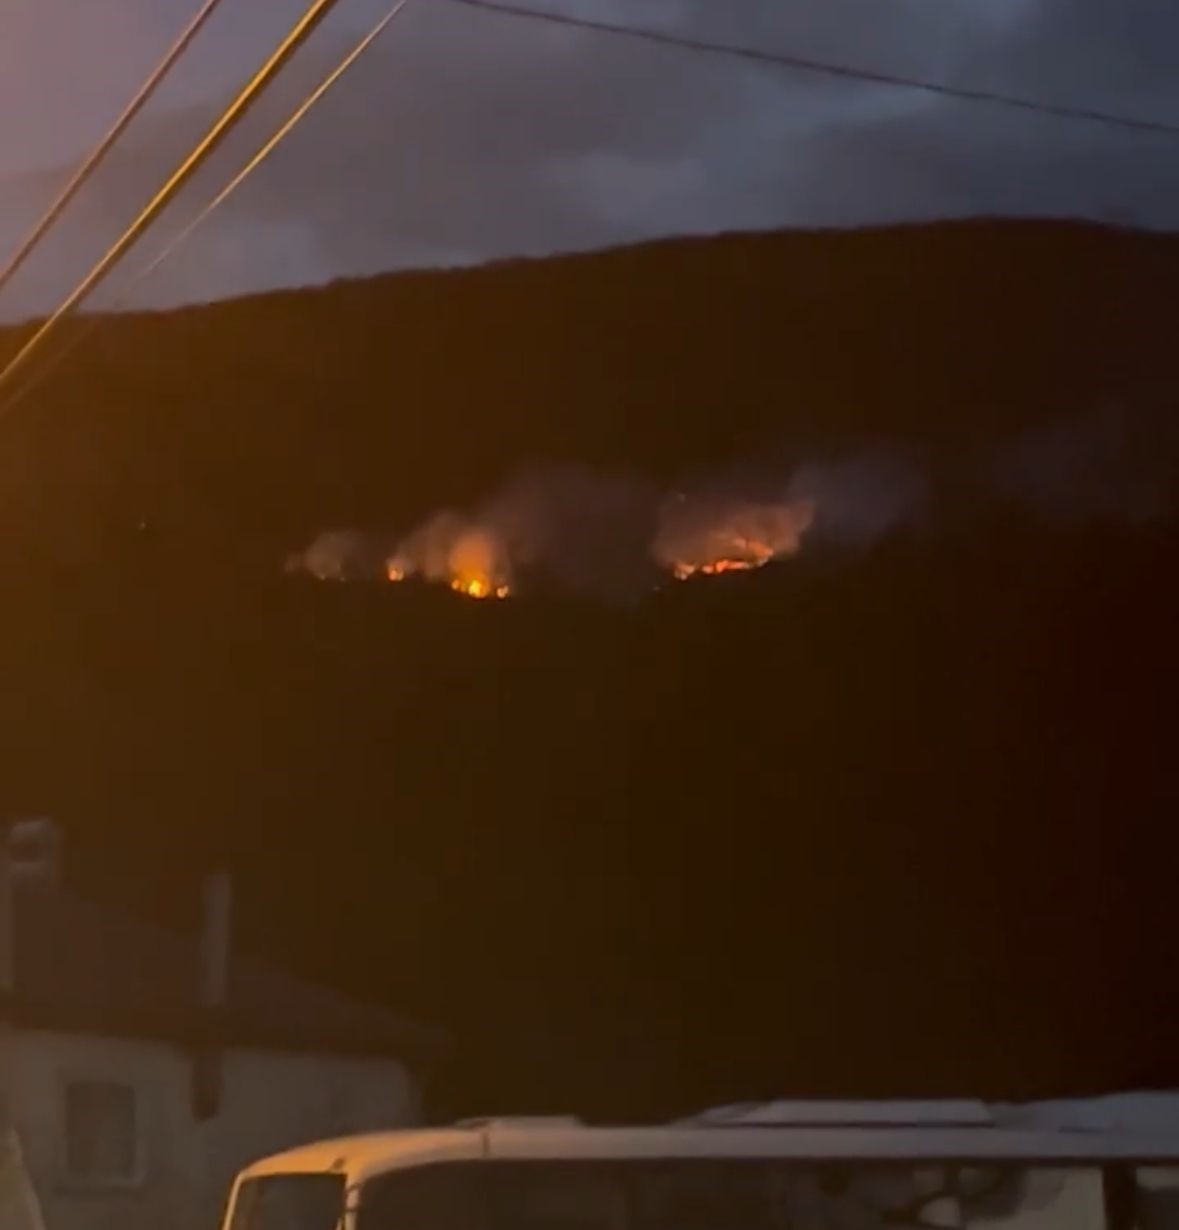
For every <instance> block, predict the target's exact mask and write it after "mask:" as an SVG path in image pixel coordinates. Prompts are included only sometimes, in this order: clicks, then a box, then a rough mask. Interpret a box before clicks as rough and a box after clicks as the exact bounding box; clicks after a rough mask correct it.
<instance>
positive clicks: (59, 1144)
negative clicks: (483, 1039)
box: [12, 1031, 419, 1230]
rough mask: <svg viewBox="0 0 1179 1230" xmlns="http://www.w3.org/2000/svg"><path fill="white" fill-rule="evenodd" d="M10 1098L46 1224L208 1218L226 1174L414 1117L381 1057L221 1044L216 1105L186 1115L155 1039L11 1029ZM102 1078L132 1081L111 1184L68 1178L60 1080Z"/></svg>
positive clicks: (211, 1222) (185, 1070) (162, 1227)
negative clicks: (129, 1138)
mask: <svg viewBox="0 0 1179 1230" xmlns="http://www.w3.org/2000/svg"><path fill="white" fill-rule="evenodd" d="M13 1045H14V1048H15V1054H14V1056H13V1058H14V1060H15V1062H14V1063H13V1069H12V1071H13V1103H14V1110H15V1115H16V1121H17V1126H18V1128H19V1130H20V1133H21V1139H22V1143H23V1146H24V1150H25V1156H26V1161H27V1164H28V1167H29V1170H30V1173H31V1175H32V1178H33V1182H34V1183H35V1185H36V1188H37V1192H38V1194H39V1196H40V1198H41V1201H42V1207H43V1210H44V1213H45V1222H46V1227H47V1230H173V1228H174V1230H215V1227H216V1226H217V1225H218V1223H219V1219H220V1217H221V1212H222V1204H223V1202H224V1198H225V1193H226V1190H227V1187H228V1184H229V1180H230V1178H231V1177H232V1176H233V1174H234V1173H235V1172H236V1171H237V1170H239V1169H240V1168H241V1167H242V1166H244V1165H245V1164H247V1163H248V1162H250V1161H252V1160H254V1159H256V1158H258V1157H261V1156H265V1155H266V1154H268V1153H273V1152H276V1151H278V1150H281V1149H285V1148H288V1147H290V1146H292V1145H296V1144H301V1143H306V1142H308V1141H311V1140H316V1139H321V1138H323V1137H329V1136H335V1135H340V1134H347V1133H349V1132H357V1131H371V1130H375V1129H381V1128H389V1127H400V1126H406V1125H410V1124H413V1123H414V1122H416V1121H417V1120H418V1117H419V1107H418V1102H417V1093H416V1089H415V1086H414V1082H413V1080H412V1078H411V1076H410V1074H409V1072H408V1070H407V1069H406V1068H405V1067H403V1066H402V1065H401V1064H399V1063H397V1062H394V1061H386V1060H362V1059H344V1058H334V1057H330V1056H317V1055H302V1054H286V1053H281V1052H263V1051H252V1050H231V1051H229V1052H227V1053H226V1055H225V1062H224V1084H223V1097H222V1105H221V1110H220V1113H219V1114H218V1116H217V1117H216V1118H214V1119H211V1120H207V1121H205V1122H196V1121H195V1120H194V1118H193V1116H192V1110H191V1102H190V1089H191V1085H190V1061H189V1059H188V1057H187V1056H186V1055H185V1054H184V1052H182V1051H181V1050H179V1049H177V1048H175V1047H172V1046H168V1045H166V1044H163V1043H157V1042H140V1041H133V1040H126V1039H114V1038H99V1037H93V1036H86V1035H73V1034H63V1033H52V1032H48V1031H36V1032H22V1033H19V1034H17V1035H16V1036H15V1038H14V1039H13ZM71 1080H75V1081H76V1080H84V1081H111V1082H118V1083H120V1084H126V1085H130V1086H131V1087H133V1088H134V1090H135V1096H136V1112H137V1116H136V1118H137V1131H136V1135H137V1149H138V1158H137V1166H136V1171H137V1173H136V1175H135V1178H134V1179H133V1180H131V1181H130V1182H129V1183H128V1184H125V1185H122V1186H107V1187H94V1186H90V1187H87V1186H81V1185H78V1184H77V1183H76V1182H73V1181H71V1178H70V1175H69V1173H68V1168H67V1166H66V1155H65V1138H66V1137H65V1118H66V1115H65V1088H66V1085H67V1083H68V1082H70V1081H71Z"/></svg>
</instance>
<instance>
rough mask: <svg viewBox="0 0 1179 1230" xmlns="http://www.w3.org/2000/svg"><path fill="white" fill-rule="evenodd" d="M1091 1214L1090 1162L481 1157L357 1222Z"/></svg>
mask: <svg viewBox="0 0 1179 1230" xmlns="http://www.w3.org/2000/svg"><path fill="white" fill-rule="evenodd" d="M1140 1182H1145V1180H1140ZM1161 1186H1162V1183H1161V1181H1159V1182H1156V1183H1155V1187H1156V1189H1157V1188H1161ZM1159 1207H1160V1210H1161V1209H1162V1205H1161V1204H1160V1206H1159ZM1103 1214H1104V1203H1103V1190H1102V1175H1101V1171H1100V1168H1098V1167H1082V1168H1072V1169H1070V1168H1064V1167H1054V1166H1040V1165H1031V1166H1026V1167H1025V1166H1020V1167H1010V1166H1004V1165H989V1166H988V1165H956V1164H945V1165H940V1164H930V1165H888V1164H877V1165H871V1164H869V1165H858V1164H856V1163H854V1162H849V1163H844V1164H820V1165H808V1164H803V1163H790V1162H774V1163H749V1162H719V1161H717V1162H711V1161H704V1160H702V1159H698V1160H693V1161H684V1160H680V1161H667V1162H633V1161H618V1162H612V1163H597V1162H575V1163H566V1162H559V1161H548V1162H494V1161H493V1162H476V1163H469V1164H461V1163H460V1164H437V1165H433V1166H425V1167H422V1168H420V1169H409V1170H402V1171H395V1172H393V1173H391V1174H388V1175H383V1176H381V1177H380V1178H377V1179H372V1180H370V1181H369V1182H367V1183H365V1184H364V1185H363V1187H362V1188H361V1192H360V1218H359V1221H358V1223H357V1230H799V1228H800V1227H804V1228H805V1230H848V1228H849V1227H854V1228H855V1230H930V1228H932V1227H939V1226H944V1227H958V1228H959V1230H963V1228H977V1230H1005V1228H1006V1227H1011V1230H1103V1222H1104V1216H1103ZM1176 1225H1177V1223H1175V1222H1173V1221H1167V1220H1166V1219H1165V1216H1164V1217H1163V1219H1162V1220H1158V1219H1156V1220H1155V1221H1152V1222H1150V1223H1149V1224H1147V1225H1145V1226H1142V1227H1138V1228H1137V1230H1155V1228H1156V1227H1158V1230H1172V1227H1174V1226H1176ZM234 1230H243V1228H242V1227H239V1226H237V1225H236V1223H235V1225H234ZM245 1230H254V1227H253V1226H252V1225H250V1226H248V1227H246V1228H245ZM284 1230H285V1227H284ZM297 1230H302V1227H301V1226H297ZM316 1230H318V1227H317V1228H316Z"/></svg>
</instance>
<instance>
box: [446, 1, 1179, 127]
mask: <svg viewBox="0 0 1179 1230" xmlns="http://www.w3.org/2000/svg"><path fill="white" fill-rule="evenodd" d="M446 2H447V3H449V4H459V5H462V6H463V7H465V8H470V9H483V10H485V11H487V12H489V13H499V14H501V15H502V16H504V17H520V18H526V19H528V20H532V21H544V22H548V23H550V24H551V25H558V26H572V27H574V28H575V29H579V30H594V31H597V32H598V33H600V34H617V35H621V36H623V37H626V38H631V39H641V40H643V41H644V42H649V43H659V44H662V45H664V46H667V47H678V48H679V49H680V50H682V51H697V52H703V53H706V54H709V55H719V56H730V57H735V58H737V59H742V60H748V61H752V62H753V63H757V64H772V65H776V66H778V67H780V68H787V69H794V70H796V71H798V72H804V73H814V74H816V75H819V76H823V77H837V78H840V79H842V80H845V81H862V82H865V83H867V84H872V85H888V86H896V87H899V88H902V89H907V90H920V91H922V92H923V93H926V94H937V95H941V96H942V97H945V98H956V99H958V100H960V101H962V102H974V103H987V104H990V105H991V106H996V107H1008V108H1013V109H1015V110H1019V111H1032V112H1035V113H1037V114H1039V115H1052V116H1056V117H1057V118H1059V119H1070V120H1085V121H1088V122H1090V123H1096V124H1105V125H1108V126H1110V127H1114V128H1126V129H1130V130H1132V131H1135V132H1153V133H1165V134H1167V135H1168V136H1172V137H1175V136H1179V124H1175V123H1169V122H1168V121H1166V120H1152V119H1145V118H1140V117H1138V116H1132V115H1119V114H1117V113H1116V112H1112V111H1103V110H1100V109H1099V108H1096V107H1093V108H1090V107H1069V106H1065V105H1063V104H1057V103H1049V102H1038V101H1036V100H1035V99H1031V98H1021V97H1019V96H1018V95H1015V94H1003V93H999V92H998V91H994V90H975V89H970V88H968V87H965V86H956V85H947V84H945V83H942V82H937V81H928V80H924V79H922V78H920V77H907V76H904V75H902V74H900V73H889V72H883V71H880V70H877V69H871V68H856V67H854V66H852V65H848V64H835V63H832V62H830V61H827V60H814V59H810V58H809V57H806V56H797V55H785V54H780V53H778V52H774V51H763V50H761V49H760V48H757V47H741V46H738V45H736V44H732V43H714V42H710V41H708V40H707V39H700V38H692V37H691V36H690V35H686V34H673V33H671V32H670V31H664V30H652V29H648V28H643V27H640V26H627V25H622V24H619V23H616V22H609V21H600V20H598V19H597V18H591V17H575V16H574V15H573V14H572V13H556V12H552V11H551V10H549V11H546V10H544V9H536V8H532V7H531V6H530V5H525V4H517V3H515V0H446Z"/></svg>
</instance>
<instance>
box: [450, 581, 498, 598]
mask: <svg viewBox="0 0 1179 1230" xmlns="http://www.w3.org/2000/svg"><path fill="white" fill-rule="evenodd" d="M450 588H451V589H453V590H454V592H455V593H456V594H465V595H466V596H467V597H468V598H506V597H507V596H508V594H510V593H511V590H510V588H509V587H508V586H507V585H493V584H492V583H491V581H490V580H488V578H487V577H455V578H454V579H453V580H452V581H451V582H450Z"/></svg>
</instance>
